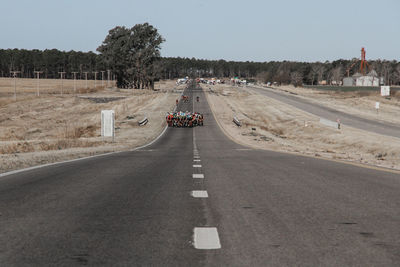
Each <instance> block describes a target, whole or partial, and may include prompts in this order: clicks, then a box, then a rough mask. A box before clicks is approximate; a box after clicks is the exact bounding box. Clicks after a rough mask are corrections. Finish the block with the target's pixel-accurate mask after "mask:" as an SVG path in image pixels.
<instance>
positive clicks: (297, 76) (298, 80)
mask: <svg viewBox="0 0 400 267" xmlns="http://www.w3.org/2000/svg"><path fill="white" fill-rule="evenodd" d="M290 80H291V83H292V84H293V85H294V86H295V87H297V86H301V85H302V84H303V75H302V74H301V73H300V72H298V71H295V72H292V73H290Z"/></svg>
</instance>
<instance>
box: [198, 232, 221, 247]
mask: <svg viewBox="0 0 400 267" xmlns="http://www.w3.org/2000/svg"><path fill="white" fill-rule="evenodd" d="M193 239H194V240H193V241H194V242H193V243H194V247H195V248H196V249H220V248H221V243H220V241H219V236H218V230H217V228H215V227H195V228H194V234H193Z"/></svg>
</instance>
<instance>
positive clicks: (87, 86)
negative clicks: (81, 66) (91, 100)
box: [84, 71, 88, 89]
mask: <svg viewBox="0 0 400 267" xmlns="http://www.w3.org/2000/svg"><path fill="white" fill-rule="evenodd" d="M84 73H85V80H86V89H88V84H87V74H88V72H87V71H86V72H84Z"/></svg>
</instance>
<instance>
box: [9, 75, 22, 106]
mask: <svg viewBox="0 0 400 267" xmlns="http://www.w3.org/2000/svg"><path fill="white" fill-rule="evenodd" d="M10 73H12V74H13V77H14V101H17V79H16V78H17V74H18V73H21V72H20V71H10Z"/></svg>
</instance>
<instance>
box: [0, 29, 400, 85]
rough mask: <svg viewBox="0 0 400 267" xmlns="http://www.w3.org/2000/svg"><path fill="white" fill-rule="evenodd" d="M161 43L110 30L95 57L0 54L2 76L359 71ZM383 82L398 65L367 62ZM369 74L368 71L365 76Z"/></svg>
mask: <svg viewBox="0 0 400 267" xmlns="http://www.w3.org/2000/svg"><path fill="white" fill-rule="evenodd" d="M164 41H165V40H164V39H163V38H162V36H161V35H160V34H159V33H158V31H157V29H156V28H154V27H153V26H151V25H149V24H148V23H144V24H137V25H135V26H134V27H132V28H126V27H121V26H117V27H115V28H113V29H111V30H110V31H109V33H108V35H107V36H106V38H105V39H104V41H103V43H102V44H101V45H100V46H99V47H98V49H97V52H98V53H94V52H80V51H59V50H57V49H51V50H37V49H34V50H26V49H0V77H10V76H11V73H10V72H11V71H20V74H19V75H18V77H22V78H34V77H35V71H43V73H42V74H41V78H53V79H54V78H59V77H60V75H59V72H66V74H65V76H64V77H65V78H72V77H73V75H72V72H78V75H77V78H78V79H83V78H85V75H84V73H85V72H87V73H88V77H89V78H93V77H94V74H93V72H95V71H106V70H111V71H112V73H113V75H115V76H114V77H116V79H117V85H118V86H119V87H123V88H152V87H153V84H154V81H157V80H159V79H176V78H181V77H186V76H189V77H204V78H207V77H219V78H222V79H224V78H230V77H239V78H242V79H247V80H250V81H260V82H265V83H266V82H276V83H278V84H290V83H292V84H294V85H301V84H310V85H315V84H319V83H321V82H322V81H325V82H326V83H327V84H337V83H338V82H339V81H341V80H342V79H343V77H346V76H347V75H353V74H354V73H356V72H357V71H358V70H359V67H360V62H359V60H358V59H356V58H353V59H351V60H345V59H339V60H335V61H331V62H330V61H325V62H294V61H270V62H249V61H246V62H238V61H225V60H206V59H195V58H180V57H161V56H160V49H161V46H160V45H161V43H162V42H164ZM368 63H369V70H372V69H374V70H375V71H376V72H377V74H378V76H379V77H384V80H385V83H386V84H388V85H399V84H400V63H399V62H398V61H396V60H392V61H387V60H374V61H369V62H368ZM369 70H368V71H369Z"/></svg>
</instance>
